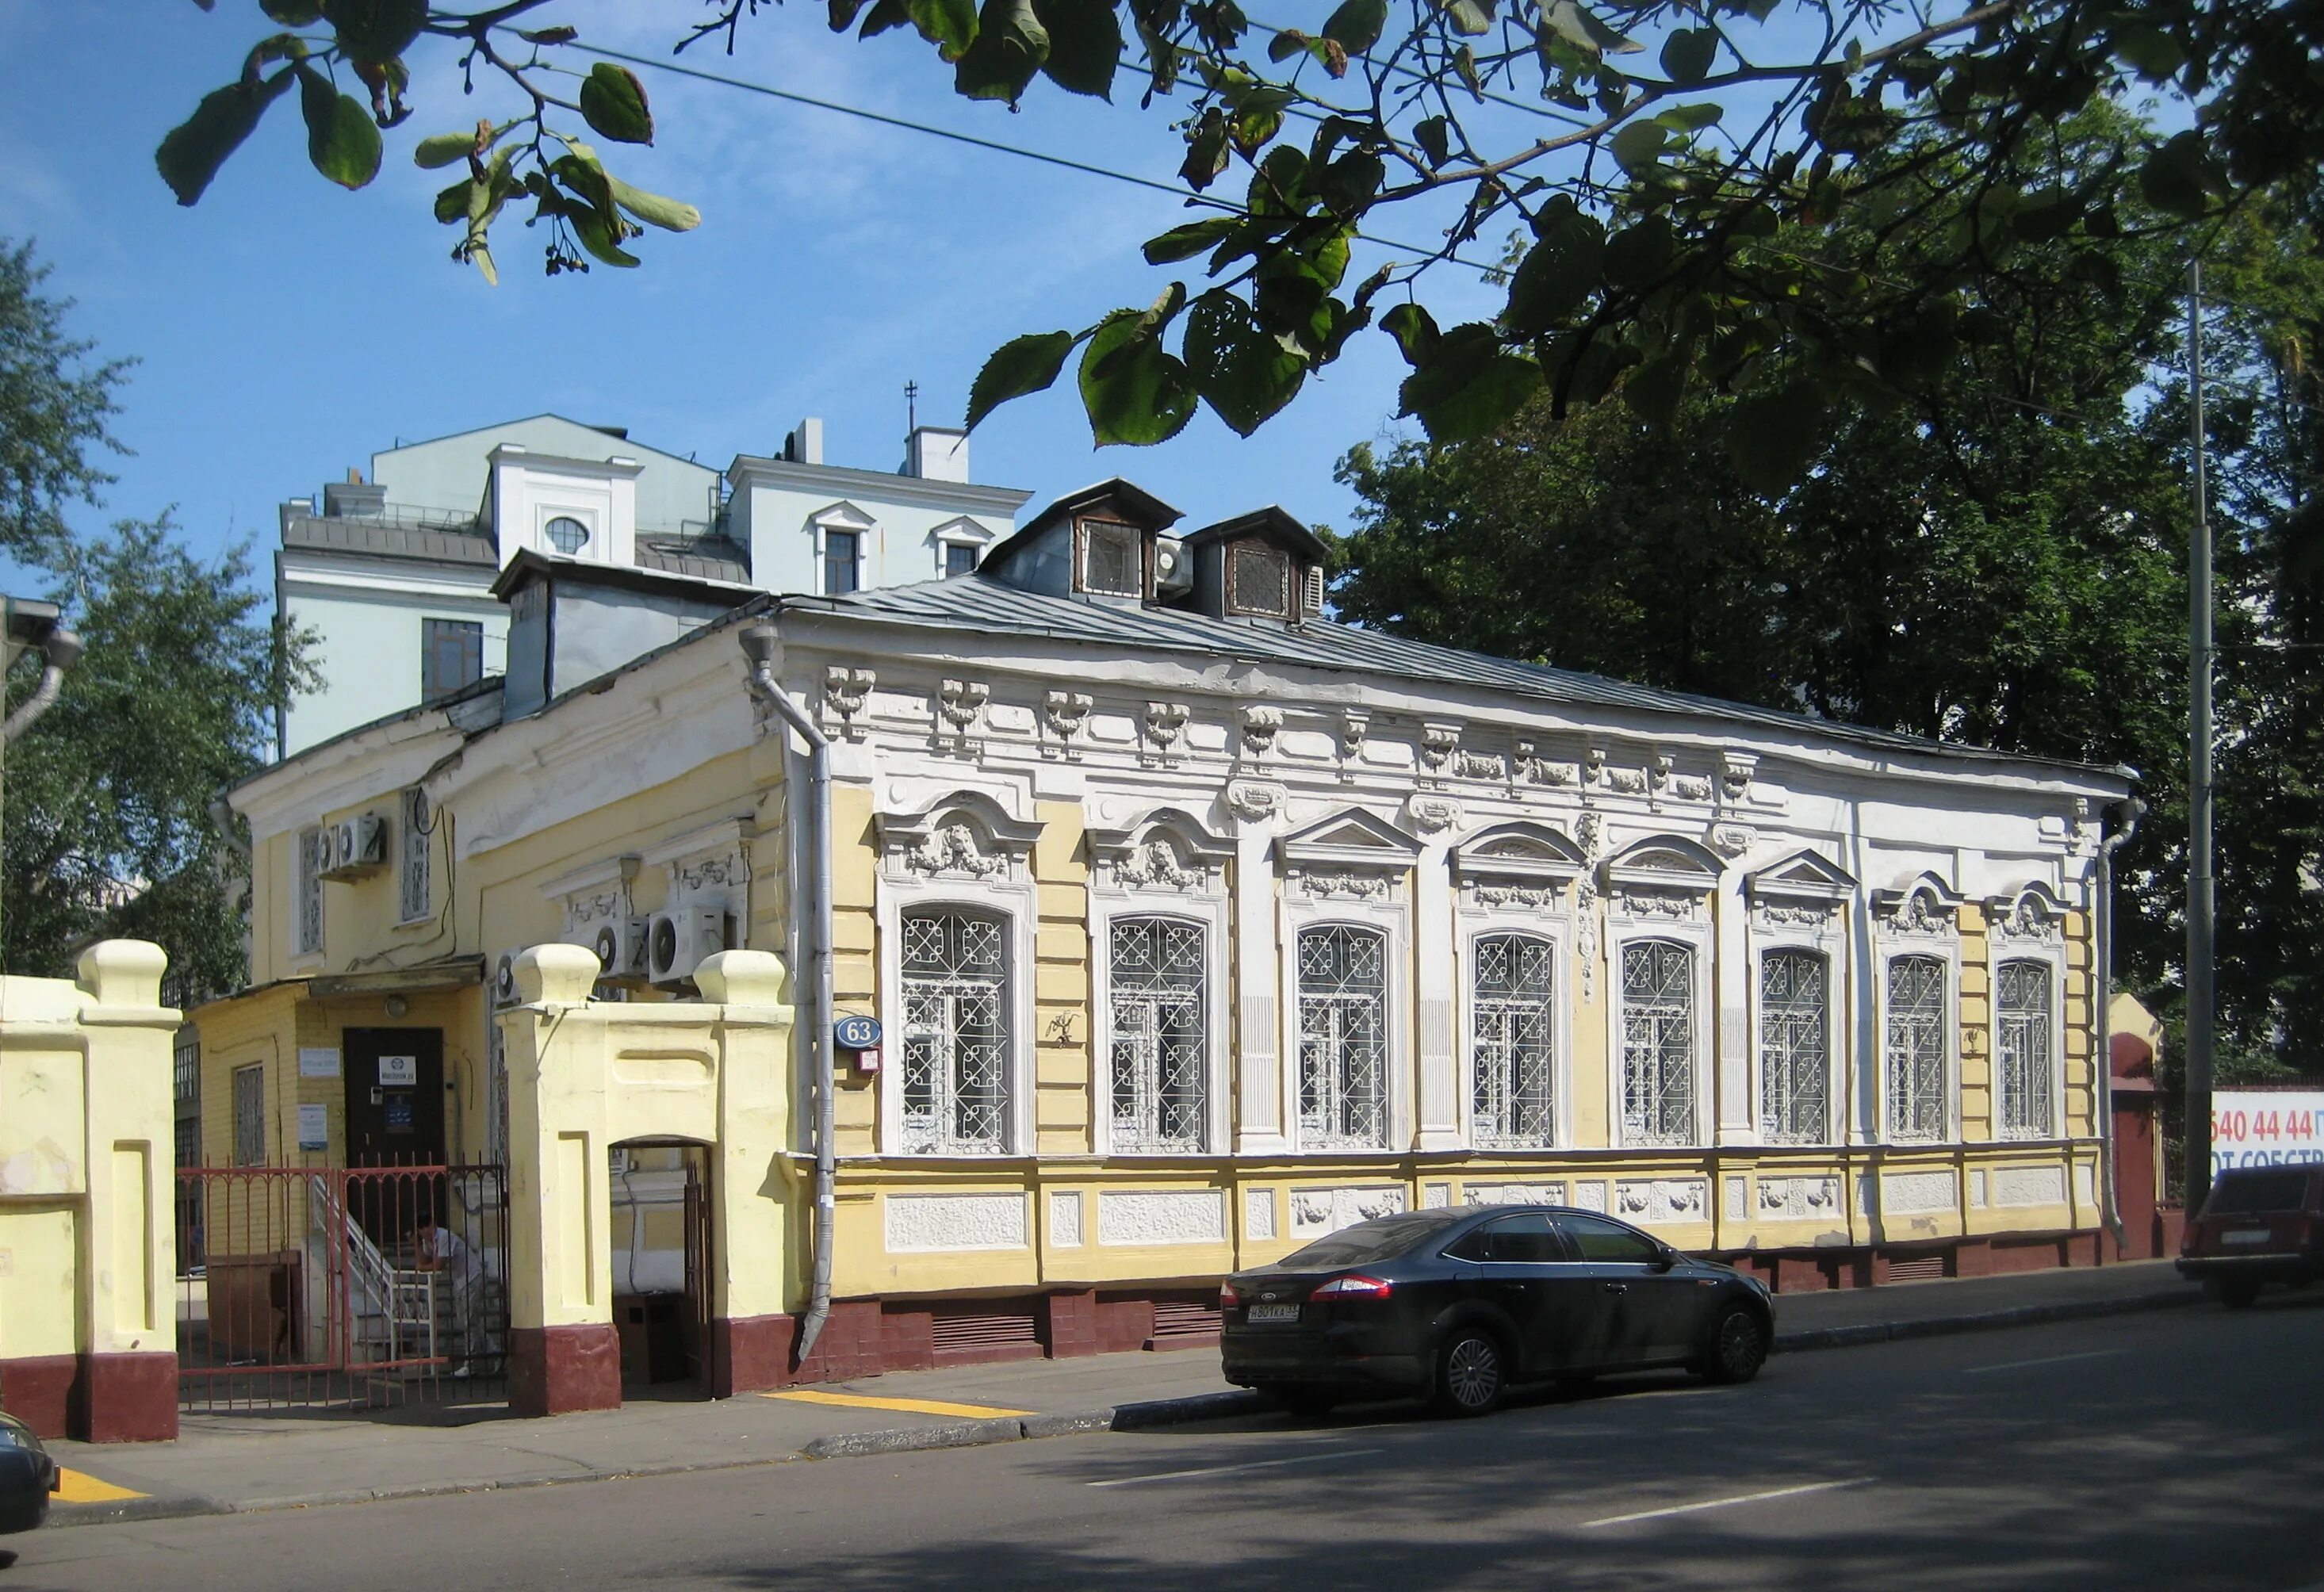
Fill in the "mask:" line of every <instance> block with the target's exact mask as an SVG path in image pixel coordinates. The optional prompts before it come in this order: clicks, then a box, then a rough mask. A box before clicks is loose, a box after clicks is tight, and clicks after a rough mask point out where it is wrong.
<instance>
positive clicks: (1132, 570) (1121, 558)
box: [1082, 520, 1146, 597]
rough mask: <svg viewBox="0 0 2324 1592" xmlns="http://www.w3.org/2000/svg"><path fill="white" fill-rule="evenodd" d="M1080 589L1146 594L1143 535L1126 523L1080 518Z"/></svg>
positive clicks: (1128, 595)
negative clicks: (1081, 519) (1116, 523)
mask: <svg viewBox="0 0 2324 1592" xmlns="http://www.w3.org/2000/svg"><path fill="white" fill-rule="evenodd" d="M1082 590H1083V591H1084V592H1099V593H1102V594H1105V595H1107V596H1111V597H1143V596H1144V595H1146V547H1145V538H1143V537H1141V536H1140V535H1139V533H1138V532H1137V530H1136V529H1133V528H1131V527H1130V526H1127V525H1108V524H1105V523H1103V522H1102V521H1101V520H1083V521H1082Z"/></svg>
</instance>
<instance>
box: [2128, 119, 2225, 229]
mask: <svg viewBox="0 0 2324 1592" xmlns="http://www.w3.org/2000/svg"><path fill="white" fill-rule="evenodd" d="M2211 187H2212V183H2211V174H2210V157H2209V155H2207V154H2206V153H2205V152H2204V150H2203V135H2202V133H2199V132H2198V131H2196V130H2195V129H2193V128H2191V127H2190V128H2189V129H2188V130H2187V131H2186V132H2184V133H2180V134H2178V135H2177V136H2176V137H2174V138H2172V140H2171V141H2170V142H2169V143H2165V144H2164V145H2163V147H2162V148H2161V149H2158V150H2155V151H2153V152H2152V153H2150V154H2149V155H2148V156H2147V157H2146V163H2145V164H2144V165H2143V166H2141V167H2140V168H2139V170H2138V190H2139V193H2140V194H2141V195H2142V196H2143V197H2144V198H2145V200H2146V202H2147V203H2148V204H2150V205H2152V206H2153V207H2155V208H2156V209H2158V210H2162V211H2164V212H2166V213H2168V214H2170V215H2172V216H2182V217H2185V218H2187V219H2189V220H2192V219H2194V218H2195V217H2197V216H2201V215H2202V214H2203V213H2204V212H2205V211H2206V210H2208V209H2209V208H2210V189H2211Z"/></svg>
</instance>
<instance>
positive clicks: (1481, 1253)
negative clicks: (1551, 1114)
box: [1219, 1206, 1775, 1415]
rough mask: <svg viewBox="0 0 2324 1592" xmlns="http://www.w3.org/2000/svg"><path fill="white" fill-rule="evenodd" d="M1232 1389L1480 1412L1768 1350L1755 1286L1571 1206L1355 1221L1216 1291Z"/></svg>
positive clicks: (1739, 1378) (1732, 1361) (1735, 1375)
mask: <svg viewBox="0 0 2324 1592" xmlns="http://www.w3.org/2000/svg"><path fill="white" fill-rule="evenodd" d="M1219 1311H1220V1316H1221V1318H1222V1327H1221V1332H1220V1339H1219V1341H1220V1354H1221V1358H1222V1362H1223V1369H1224V1371H1225V1374H1226V1379H1227V1380H1228V1381H1229V1382H1232V1383H1236V1384H1238V1385H1241V1386H1244V1387H1252V1388H1257V1389H1259V1391H1260V1392H1262V1393H1266V1394H1271V1395H1272V1396H1273V1397H1274V1398H1275V1399H1276V1400H1277V1402H1278V1403H1283V1404H1285V1405H1286V1406H1287V1407H1289V1408H1291V1409H1293V1410H1296V1411H1300V1412H1302V1413H1315V1412H1319V1411H1321V1410H1323V1409H1327V1408H1329V1407H1330V1406H1331V1405H1332V1404H1333V1403H1336V1402H1338V1401H1339V1400H1342V1399H1344V1398H1349V1397H1351V1396H1358V1395H1361V1394H1370V1395H1372V1396H1375V1397H1377V1396H1381V1395H1384V1394H1418V1395H1421V1396H1423V1397H1425V1398H1427V1399H1429V1400H1430V1401H1431V1402H1432V1403H1434V1404H1435V1406H1436V1407H1437V1409H1438V1410H1440V1411H1441V1412H1443V1413H1446V1414H1452V1415H1481V1414H1483V1413H1485V1412H1486V1411H1488V1410H1490V1409H1491V1408H1493V1406H1494V1405H1496V1404H1497V1403H1499V1402H1500V1401H1501V1397H1502V1395H1503V1394H1505V1393H1507V1392H1508V1389H1509V1388H1510V1387H1511V1386H1512V1385H1515V1384H1517V1383H1520V1382H1535V1381H1544V1380H1549V1379H1572V1380H1582V1379H1586V1378H1588V1377H1591V1376H1597V1375H1599V1374H1600V1373H1601V1372H1609V1371H1635V1370H1641V1369H1645V1368H1647V1367H1655V1366H1683V1367H1689V1368H1691V1369H1692V1370H1694V1371H1695V1372H1696V1373H1698V1374H1699V1375H1701V1376H1707V1377H1709V1378H1711V1380H1712V1381H1715V1382H1748V1381H1749V1380H1750V1379H1751V1378H1752V1377H1753V1376H1757V1374H1758V1371H1759V1367H1760V1364H1761V1362H1762V1361H1764V1360H1765V1359H1766V1356H1767V1349H1768V1346H1769V1345H1770V1344H1771V1343H1772V1342H1773V1340H1774V1336H1775V1334H1774V1325H1775V1317H1774V1310H1773V1307H1772V1305H1771V1303H1770V1302H1769V1299H1768V1296H1767V1290H1766V1287H1765V1286H1764V1285H1763V1284H1760V1283H1759V1281H1758V1280H1757V1278H1754V1277H1748V1276H1745V1275H1743V1274H1741V1273H1739V1272H1737V1271H1735V1270H1734V1269H1732V1268H1731V1267H1729V1266H1724V1265H1717V1264H1716V1263H1714V1262H1711V1261H1705V1260H1697V1259H1694V1258H1693V1257H1692V1256H1686V1255H1683V1254H1681V1253H1680V1252H1679V1251H1677V1250H1675V1249H1674V1248H1672V1247H1670V1246H1669V1245H1667V1244H1665V1243H1664V1242H1663V1241H1662V1240H1661V1239H1659V1238H1655V1237H1654V1236H1653V1235H1652V1234H1649V1233H1644V1232H1641V1231H1639V1230H1638V1229H1637V1228H1634V1227H1631V1226H1630V1225H1628V1223H1627V1222H1620V1221H1616V1220H1615V1219H1612V1218H1611V1217H1608V1216H1602V1215H1600V1214H1599V1213H1597V1212H1595V1211H1590V1210H1570V1209H1567V1208H1564V1207H1562V1206H1525V1207H1508V1206H1499V1207H1496V1206H1487V1207H1484V1208H1481V1209H1469V1210H1417V1211H1409V1212H1406V1213H1404V1214H1401V1215H1397V1216H1383V1217H1377V1218H1374V1219H1372V1220H1369V1221H1362V1222H1358V1223H1356V1224H1355V1225H1354V1226H1353V1227H1350V1228H1345V1229H1342V1230H1341V1231H1339V1232H1336V1233H1333V1234H1332V1235H1331V1236H1330V1237H1328V1238H1321V1239H1318V1240H1317V1241H1316V1242H1314V1243H1313V1244H1310V1245H1308V1246H1307V1247H1305V1248H1304V1249H1300V1250H1297V1251H1296V1252H1294V1253H1293V1254H1290V1255H1287V1256H1285V1257H1284V1258H1283V1259H1281V1260H1279V1261H1277V1262H1276V1263H1275V1264H1274V1265H1269V1266H1261V1267H1258V1268H1256V1269H1254V1270H1250V1271H1245V1272H1238V1273H1236V1274H1235V1275H1233V1276H1231V1277H1229V1278H1228V1279H1227V1280H1226V1282H1225V1283H1224V1284H1222V1286H1221V1288H1220V1291H1219Z"/></svg>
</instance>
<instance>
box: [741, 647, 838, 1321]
mask: <svg viewBox="0 0 2324 1592" xmlns="http://www.w3.org/2000/svg"><path fill="white" fill-rule="evenodd" d="M781 650H782V638H781V637H780V636H779V634H778V633H777V631H776V630H775V625H774V621H772V620H766V619H762V620H761V621H758V622H757V623H756V624H753V625H752V626H750V627H749V628H748V629H746V630H743V632H742V651H743V653H744V655H745V656H746V657H748V658H750V660H751V673H750V675H749V676H748V679H747V682H746V684H747V686H748V688H749V690H750V693H751V695H752V697H754V698H756V699H757V700H758V701H760V702H763V703H765V704H767V706H768V707H769V708H770V709H771V710H772V711H773V712H774V713H775V715H776V716H777V717H778V718H779V719H781V720H782V721H783V722H784V723H786V724H788V725H789V726H790V727H791V728H792V729H794V730H796V731H798V733H799V738H800V739H801V740H803V741H806V742H807V748H808V751H807V783H808V787H809V801H808V804H807V805H808V811H809V814H810V817H811V819H812V824H811V826H810V828H809V829H808V831H807V849H808V851H809V852H810V853H811V854H812V856H813V859H814V861H813V867H812V871H813V874H814V879H815V898H814V902H813V905H812V907H811V912H812V916H811V917H810V920H809V921H810V923H811V924H812V925H813V929H814V934H813V936H812V939H811V941H810V943H809V944H808V948H807V956H808V958H809V959H810V961H811V962H813V963H814V968H815V973H814V980H813V985H812V987H813V989H814V991H815V1005H814V1008H813V1016H812V1019H811V1020H812V1021H813V1022H814V1024H815V1275H814V1279H813V1284H812V1289H811V1292H810V1293H809V1294H808V1298H807V1319H806V1320H805V1321H802V1322H801V1323H800V1324H799V1337H798V1359H799V1362H800V1363H801V1364H805V1363H806V1360H807V1353H808V1351H809V1350H811V1349H813V1348H815V1340H816V1339H817V1338H819V1337H821V1336H822V1335H823V1324H824V1322H825V1321H826V1320H828V1319H829V1318H830V1315H831V1250H832V1228H833V1220H832V1217H833V1205H834V1202H835V1200H834V1193H833V1185H834V1184H835V1182H837V1177H838V1158H837V1155H836V1154H835V1150H834V1146H835V1142H836V1141H837V1139H838V1136H839V1118H838V1112H839V1108H838V1102H837V1099H836V1096H837V1094H838V1078H837V1069H836V1067H835V1062H834V1058H833V1055H832V1048H831V1046H832V1037H831V1028H832V1023H833V1020H834V1019H833V1017H832V994H831V961H832V933H831V895H832V889H831V741H830V739H829V738H828V737H826V736H825V734H824V732H822V731H820V730H818V729H816V725H815V721H814V720H813V719H810V718H809V717H807V713H806V710H804V709H803V708H801V707H800V706H799V705H798V704H797V703H795V702H793V701H792V700H791V697H790V693H789V692H788V691H785V690H784V689H783V688H782V686H780V685H779V684H778V683H777V682H776V679H775V659H776V658H778V657H779V655H780V653H781Z"/></svg>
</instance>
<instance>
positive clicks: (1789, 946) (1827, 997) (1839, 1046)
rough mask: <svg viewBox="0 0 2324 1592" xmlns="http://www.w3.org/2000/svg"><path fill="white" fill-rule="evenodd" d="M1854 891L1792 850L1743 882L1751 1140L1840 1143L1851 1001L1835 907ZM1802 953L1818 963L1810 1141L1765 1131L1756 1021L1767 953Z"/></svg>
mask: <svg viewBox="0 0 2324 1592" xmlns="http://www.w3.org/2000/svg"><path fill="white" fill-rule="evenodd" d="M1855 892H1856V881H1855V880H1854V879H1851V878H1849V876H1848V875H1847V874H1846V873H1844V872H1842V871H1841V870H1840V869H1839V868H1838V867H1836V866H1834V865H1833V864H1832V863H1831V862H1830V861H1829V860H1826V859H1824V858H1823V857H1821V856H1820V855H1818V854H1817V853H1816V852H1814V851H1798V852H1794V853H1793V854H1792V855H1791V856H1789V857H1787V858H1785V859H1784V860H1783V861H1781V862H1777V863H1774V864H1772V865H1770V866H1768V867H1766V868H1762V869H1760V870H1757V871H1756V872H1754V873H1753V874H1752V875H1751V876H1750V877H1749V878H1748V879H1746V880H1745V881H1744V894H1745V897H1746V898H1747V900H1748V904H1749V907H1750V914H1751V916H1750V934H1749V937H1748V942H1747V954H1748V958H1749V971H1748V991H1747V995H1746V998H1747V1000H1748V1006H1749V1019H1748V1021H1749V1026H1750V1042H1751V1054H1750V1063H1749V1065H1750V1089H1751V1126H1752V1131H1753V1133H1754V1134H1755V1135H1756V1136H1757V1140H1758V1142H1759V1143H1761V1144H1766V1145H1778V1146H1792V1147H1797V1146H1831V1145H1838V1144H1840V1143H1842V1142H1844V1140H1845V1138H1846V1135H1847V1127H1846V1124H1847V1122H1848V1119H1849V1099H1848V1083H1849V1069H1848V1067H1847V1066H1846V1064H1845V1062H1844V1059H1843V1058H1844V1054H1845V1052H1844V1050H1843V1046H1846V1045H1847V1043H1848V1036H1849V1034H1850V1033H1851V1032H1852V1030H1851V1029H1850V1028H1849V1016H1850V1013H1851V1010H1852V1008H1854V1005H1855V1003H1854V1002H1853V1001H1851V1000H1849V998H1848V995H1849V988H1850V985H1851V983H1852V982H1853V977H1854V975H1853V971H1852V970H1853V969H1854V967H1855V965H1856V964H1855V962H1854V961H1853V960H1852V958H1851V956H1850V954H1849V952H1850V946H1849V934H1848V919H1847V915H1846V913H1845V911H1844V910H1843V909H1844V907H1845V906H1846V905H1847V903H1848V902H1849V899H1850V898H1851V897H1853V896H1854V895H1855ZM1786 951H1795V952H1809V953H1811V954H1812V955H1816V956H1821V957H1822V958H1823V962H1824V985H1823V992H1824V1002H1823V1005H1824V1012H1823V1023H1824V1084H1823V1099H1824V1112H1823V1118H1824V1119H1823V1132H1822V1134H1821V1136H1818V1137H1815V1138H1806V1139H1778V1138H1774V1137H1771V1136H1769V1134H1768V1132H1767V1115H1766V1104H1767V1067H1766V1061H1767V1058H1766V1045H1765V1038H1764V1034H1763V1030H1762V1026H1761V1025H1762V1022H1763V1020H1764V1017H1765V1015H1766V1014H1765V1011H1764V1009H1763V1003H1764V999H1765V997H1764V994H1763V990H1762V987H1761V980H1762V979H1763V977H1764V976H1765V971H1766V959H1767V957H1768V956H1769V955H1770V954H1773V953H1779V952H1786Z"/></svg>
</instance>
